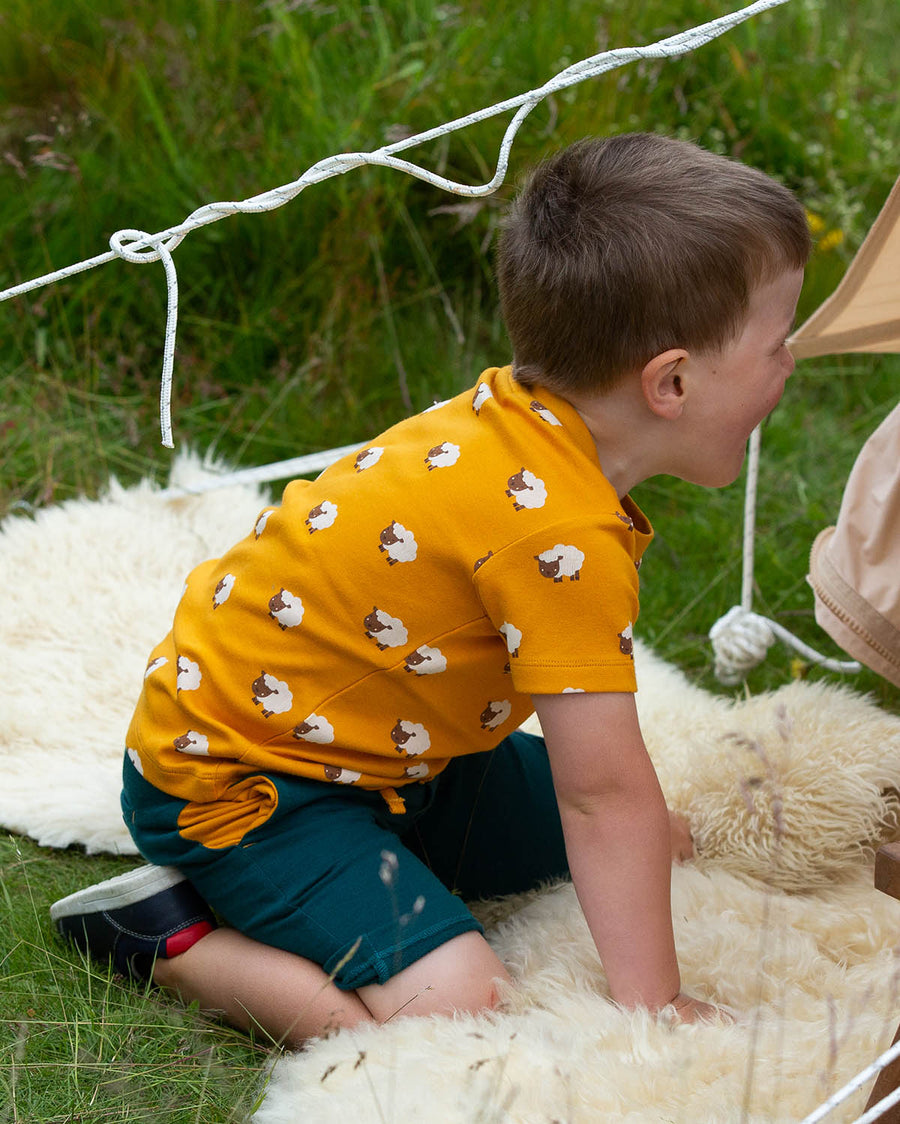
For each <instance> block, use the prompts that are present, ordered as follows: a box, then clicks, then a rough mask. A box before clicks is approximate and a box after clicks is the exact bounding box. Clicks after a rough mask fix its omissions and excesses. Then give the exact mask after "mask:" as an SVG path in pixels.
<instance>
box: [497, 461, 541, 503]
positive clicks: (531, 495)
mask: <svg viewBox="0 0 900 1124" xmlns="http://www.w3.org/2000/svg"><path fill="white" fill-rule="evenodd" d="M506 494H507V495H508V496H509V498H510V499H511V500H512V501H513V507H514V508H515V509H516V511H522V510H523V509H524V508H526V507H528V508H538V507H543V506H544V504H545V503H546V502H547V487H546V485H545V484H544V481H543V480H541V479H540V478H539V477H537V476H535V474H534V473H533V472H529V470H528V469H527V468H522V469H521V470H520V471H519V472H517V473H515V474H514V475H513V476H510V478H509V479H508V480H507V481H506Z"/></svg>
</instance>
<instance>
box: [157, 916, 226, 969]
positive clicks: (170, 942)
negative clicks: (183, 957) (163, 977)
mask: <svg viewBox="0 0 900 1124" xmlns="http://www.w3.org/2000/svg"><path fill="white" fill-rule="evenodd" d="M214 928H215V925H211V924H210V923H209V922H208V921H198V922H197V923H196V925H188V927H187V928H186V929H181V930H179V932H177V933H173V934H172V936H171V937H168V938H167V939H166V951H165V956H166V959H168V960H171V959H172V957H173V956H179V955H180V954H181V953H182V952H187V950H188V949H189V948H190V947H191V945H194V944H196V943H197V941H199V940H200V938H201V937H205V936H206V934H207V933H211V932H212V931H213V929H214Z"/></svg>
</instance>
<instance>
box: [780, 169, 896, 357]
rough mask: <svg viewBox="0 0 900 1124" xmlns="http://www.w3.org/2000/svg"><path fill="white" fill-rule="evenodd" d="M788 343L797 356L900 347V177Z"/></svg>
mask: <svg viewBox="0 0 900 1124" xmlns="http://www.w3.org/2000/svg"><path fill="white" fill-rule="evenodd" d="M788 346H789V347H790V349H791V352H792V353H793V355H794V358H795V359H808V358H809V357H810V356H813V355H836V354H839V353H842V352H847V351H871V352H900V179H898V181H897V183H896V184H894V188H893V190H892V191H891V193H890V195H889V196H888V198H887V202H886V203H885V205H884V207H882V209H881V213H880V214H879V216H878V218H877V219H876V220H875V224H874V225H873V227H872V229H871V230H870V231H869V233H868V235H867V236H866V240H865V241H864V242H863V244H862V246H860V248H859V252H858V253H857V255H856V257H855V258H854V259H853V261H852V262H851V263H850V266H849V268H848V270H847V272H846V273H845V274H844V276H843V278H842V280H841V283H840V285H838V287H837V288H836V289H835V291H834V292H833V293H832V295H831V296H830V297H829V298H828V300H826V301H825V302H824V304H822V305H820V306H819V308H818V309H817V310H816V311H815V312H814V313H813V314H812V316H810V318H809V319H808V320H807V321H806V323H805V324H803V325H802V326H801V327H799V328H798V329H797V331H796V332H794V334H793V335H792V336H791V338H790V339H789V340H788Z"/></svg>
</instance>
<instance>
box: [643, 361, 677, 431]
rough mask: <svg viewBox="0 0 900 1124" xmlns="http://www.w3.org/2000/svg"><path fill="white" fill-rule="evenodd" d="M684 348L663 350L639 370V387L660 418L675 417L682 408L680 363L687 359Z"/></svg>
mask: <svg viewBox="0 0 900 1124" xmlns="http://www.w3.org/2000/svg"><path fill="white" fill-rule="evenodd" d="M687 357H688V353H687V352H686V351H685V350H684V348H680V347H673V348H670V349H669V350H668V351H663V352H661V353H660V354H659V355H654V357H653V358H652V359H651V360H650V361H649V362H648V363H647V365H646V366H645V367H644V369H643V371H641V389H642V390H643V392H644V399H645V401H646V403H647V405H648V406H649V407H650V410H651V411H652V412H653V413H654V414H656V415H657V416H659V417H661V418H671V419H674V418H677V417H679V416H680V415H681V411H682V410H683V409H684V384H683V382H682V378H681V370H680V369H681V364H682V362H683V361H684V360H685V359H687Z"/></svg>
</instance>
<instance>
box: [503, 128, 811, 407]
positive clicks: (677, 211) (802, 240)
mask: <svg viewBox="0 0 900 1124" xmlns="http://www.w3.org/2000/svg"><path fill="white" fill-rule="evenodd" d="M809 252H810V237H809V230H808V226H807V221H806V215H805V213H804V210H803V208H802V207H801V205H800V204H799V202H798V201H797V200H796V198H795V197H794V196H793V194H792V193H791V192H790V191H789V190H788V189H787V188H785V187H783V186H782V185H781V184H779V183H777V182H776V181H775V180H773V179H771V178H770V177H769V176H767V175H765V174H764V173H763V172H760V171H758V170H757V169H755V168H750V167H748V166H747V165H745V164H741V163H738V162H737V161H735V160H730V159H727V158H726V157H724V156H717V155H715V154H713V153H712V152H708V151H706V150H705V149H702V148H699V147H698V146H697V145H695V144H691V143H689V142H687V141H679V140H673V139H670V138H667V137H662V136H656V135H654V134H649V133H627V134H624V135H622V136H617V137H609V138H605V139H600V138H589V139H586V140H582V141H579V142H578V143H577V144H574V145H572V146H571V147H569V148H566V149H564V150H563V151H562V152H559V153H558V154H556V155H555V156H553V157H551V158H550V159H549V160H547V161H545V162H544V163H543V164H540V165H539V166H538V167H537V168H536V169H535V170H534V171H533V173H532V174H531V176H530V178H529V179H528V181H527V182H526V184H525V186H524V188H523V189H522V191H521V193H520V194H519V196H518V198H517V199H516V200H515V202H514V203H513V205H512V208H511V211H510V214H509V216H508V218H507V220H506V222H505V224H504V229H503V232H502V234H501V238H500V245H499V250H498V258H497V267H498V268H497V272H498V281H499V286H500V301H501V307H502V310H503V316H504V320H505V322H506V328H507V331H508V332H509V336H510V339H511V341H512V345H513V373H514V375H515V377H516V378H517V379H519V381H521V382H523V383H526V384H527V383H534V382H540V383H542V384H543V385H545V386H547V387H549V388H550V389H551V390H555V391H557V392H558V393H560V394H562V395H565V393H566V391H575V390H581V391H583V390H592V391H595V392H601V393H602V391H603V390H605V389H608V388H610V387H611V386H613V385H615V384H616V383H617V382H618V381H619V380H620V379H621V378H622V377H623V376H624V375H625V374H626V373H628V372H633V371H638V370H640V369H641V368H642V367H643V366H644V364H645V363H646V362H647V361H648V360H649V359H651V358H652V357H653V356H654V355H658V354H660V353H661V352H663V351H666V350H668V349H669V348H672V347H686V348H689V349H692V350H697V351H700V352H705V351H710V350H715V349H717V348H720V347H723V346H724V345H725V344H727V343H728V342H729V340H731V339H733V338H734V337H735V336H736V335H737V334H738V333H739V331H740V329H741V327H742V324H743V320H744V317H745V316H746V313H747V308H748V304H749V300H750V294H751V292H752V291H753V289H754V288H755V287H756V286H757V285H759V284H762V283H764V282H766V281H770V280H772V279H773V278H774V277H776V276H777V275H778V274H779V273H781V272H783V271H784V270H787V269H800V268H802V267H803V266H804V265H805V264H806V261H807V258H808V257H809Z"/></svg>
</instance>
